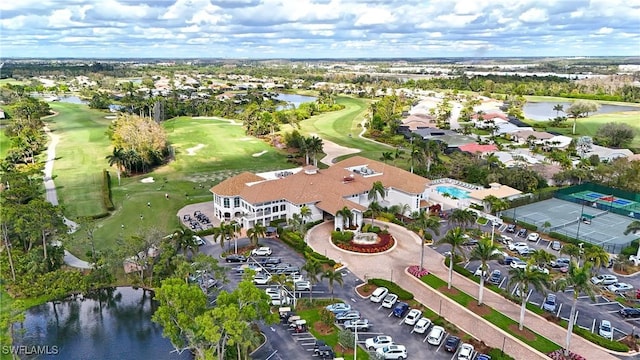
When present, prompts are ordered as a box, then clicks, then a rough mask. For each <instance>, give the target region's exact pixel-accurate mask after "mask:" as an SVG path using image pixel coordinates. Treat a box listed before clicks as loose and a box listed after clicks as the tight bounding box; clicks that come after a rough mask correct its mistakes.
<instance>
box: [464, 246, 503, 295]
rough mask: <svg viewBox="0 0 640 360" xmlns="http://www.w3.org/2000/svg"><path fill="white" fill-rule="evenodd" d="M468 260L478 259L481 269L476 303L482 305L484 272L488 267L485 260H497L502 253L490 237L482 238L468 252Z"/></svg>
mask: <svg viewBox="0 0 640 360" xmlns="http://www.w3.org/2000/svg"><path fill="white" fill-rule="evenodd" d="M469 255H470V256H469V259H470V260H480V267H481V269H482V271H481V273H480V289H479V291H478V305H482V298H483V295H484V278H485V276H484V272H486V271H487V270H488V269H489V266H488V265H487V262H488V261H490V260H497V259H499V258H501V257H502V253H501V252H500V251H498V247H497V246H495V245H494V244H493V243H492V242H491V239H490V238H482V239H480V242H478V245H477V246H476V247H474V248H473V250H471V254H469Z"/></svg>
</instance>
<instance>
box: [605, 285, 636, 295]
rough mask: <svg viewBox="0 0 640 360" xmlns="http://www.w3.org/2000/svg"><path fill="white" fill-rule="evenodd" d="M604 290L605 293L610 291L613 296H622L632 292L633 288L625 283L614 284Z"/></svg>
mask: <svg viewBox="0 0 640 360" xmlns="http://www.w3.org/2000/svg"><path fill="white" fill-rule="evenodd" d="M605 289H607V291H610V292H612V293H614V294H622V293H625V292H627V291H631V290H633V286H631V285H629V284H627V283H615V284H611V285H609V286H607V287H606V288H605Z"/></svg>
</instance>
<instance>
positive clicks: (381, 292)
mask: <svg viewBox="0 0 640 360" xmlns="http://www.w3.org/2000/svg"><path fill="white" fill-rule="evenodd" d="M388 293H389V289H387V288H386V287H379V288H377V289H375V290H374V291H373V293H372V294H371V296H370V297H369V300H371V301H372V302H374V303H379V302H380V301H382V299H384V297H385V296H387V294H388Z"/></svg>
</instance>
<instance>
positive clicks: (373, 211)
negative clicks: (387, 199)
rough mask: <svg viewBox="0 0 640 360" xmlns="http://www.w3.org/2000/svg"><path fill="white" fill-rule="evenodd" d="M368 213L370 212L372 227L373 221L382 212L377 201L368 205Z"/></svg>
mask: <svg viewBox="0 0 640 360" xmlns="http://www.w3.org/2000/svg"><path fill="white" fill-rule="evenodd" d="M369 211H371V225H373V220H374V219H375V218H376V217H378V215H380V213H381V212H382V206H380V204H378V202H377V201H372V202H371V203H370V204H369Z"/></svg>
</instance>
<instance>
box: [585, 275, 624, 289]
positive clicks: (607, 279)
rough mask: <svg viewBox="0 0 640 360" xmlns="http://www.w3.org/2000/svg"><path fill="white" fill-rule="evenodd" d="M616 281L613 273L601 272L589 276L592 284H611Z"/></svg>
mask: <svg viewBox="0 0 640 360" xmlns="http://www.w3.org/2000/svg"><path fill="white" fill-rule="evenodd" d="M617 282H618V278H617V277H616V276H615V275H610V274H602V275H598V276H594V277H592V278H591V283H592V284H593V285H605V286H606V285H611V284H615V283H617Z"/></svg>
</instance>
